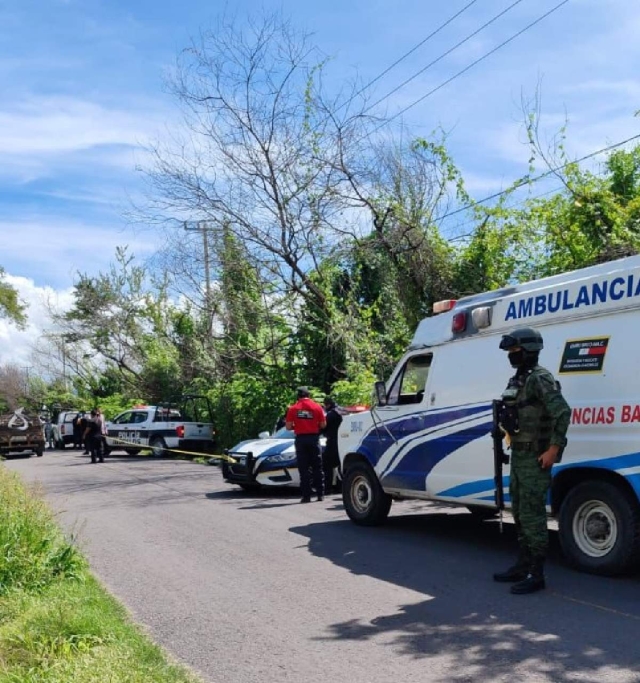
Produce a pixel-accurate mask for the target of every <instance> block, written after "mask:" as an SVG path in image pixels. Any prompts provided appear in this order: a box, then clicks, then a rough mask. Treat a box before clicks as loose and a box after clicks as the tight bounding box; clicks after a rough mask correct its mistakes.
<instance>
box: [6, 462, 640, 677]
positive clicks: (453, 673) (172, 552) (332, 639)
mask: <svg viewBox="0 0 640 683" xmlns="http://www.w3.org/2000/svg"><path fill="white" fill-rule="evenodd" d="M7 466H8V467H9V468H10V469H12V470H15V471H16V472H19V473H21V474H22V476H23V477H24V478H25V479H26V480H27V481H30V482H34V481H37V482H41V483H42V485H43V487H44V490H45V492H46V495H47V498H48V499H49V501H50V502H51V504H52V505H53V507H54V509H56V510H57V511H59V513H60V520H61V523H62V524H63V526H64V527H65V528H66V529H67V530H68V531H72V532H73V533H74V534H77V536H78V538H79V542H80V544H81V546H82V547H83V548H84V550H85V552H86V553H87V555H88V557H89V559H90V561H91V564H92V567H93V568H94V571H95V572H96V574H97V575H98V576H99V577H100V578H101V579H102V581H103V582H104V583H105V584H106V586H107V587H108V588H109V589H110V590H111V591H112V592H113V593H114V594H115V595H116V596H118V597H119V598H120V599H121V600H122V601H123V602H124V603H125V604H126V605H127V606H128V607H129V608H130V609H131V611H132V613H133V615H134V618H135V619H136V620H137V621H138V622H139V623H141V624H143V625H145V626H146V627H147V628H148V630H149V632H150V633H151V635H152V637H153V638H154V639H155V640H156V641H157V642H159V643H161V644H162V645H163V646H165V647H166V649H167V650H169V651H170V652H171V653H173V654H174V655H175V656H176V657H177V658H178V659H180V660H182V661H184V662H186V663H187V664H189V665H191V666H192V667H193V668H194V669H196V670H197V671H199V672H200V673H201V675H202V677H203V678H204V680H206V681H210V682H211V683H253V682H256V683H272V682H273V683H275V682H279V681H294V682H296V683H300V682H301V681H305V683H314V682H316V681H318V682H319V681H322V682H323V683H326V682H330V683H333V682H334V681H350V682H353V683H383V682H384V683H388V682H390V681H391V682H397V683H406V682H413V681H416V682H417V681H420V682H421V683H423V682H442V683H445V682H446V683H452V682H453V683H463V682H465V681H473V682H474V683H475V682H483V681H487V682H488V681H509V683H513V682H519V681H549V682H553V683H561V682H564V681H567V682H569V681H571V682H573V681H580V682H589V683H591V682H593V683H609V682H611V683H626V682H627V681H639V682H640V576H634V577H630V578H625V579H605V578H600V577H594V576H588V575H585V574H580V573H577V572H574V571H572V570H570V569H568V568H566V567H565V566H564V565H563V563H562V559H561V557H560V553H559V550H558V544H557V539H556V538H555V537H554V538H553V539H552V541H553V552H552V557H551V561H550V563H549V567H548V577H547V578H548V586H549V587H548V588H547V590H546V591H543V592H541V593H538V594H536V595H532V596H512V595H510V594H509V593H508V586H504V585H500V584H496V583H494V582H492V581H491V574H492V572H493V571H495V570H497V569H502V568H504V567H506V566H507V565H508V564H509V563H510V561H511V559H512V551H513V549H514V535H513V528H512V527H511V526H509V525H507V528H506V530H505V533H504V534H503V535H500V533H499V530H498V526H497V524H496V523H495V522H483V523H479V522H475V521H474V520H473V519H472V516H471V515H470V514H469V513H467V512H466V511H464V510H457V509H447V508H443V507H435V506H430V505H427V504H415V503H409V502H407V503H401V504H397V503H396V504H394V506H393V508H392V516H391V517H390V519H389V523H388V524H387V525H386V526H384V527H381V528H377V529H363V528H359V527H356V526H355V525H354V524H352V523H351V522H350V521H349V520H348V519H347V518H346V516H345V513H344V511H343V509H342V504H341V501H340V499H339V497H338V496H332V497H330V498H328V499H325V501H324V502H322V503H317V502H315V503H312V504H310V505H299V504H298V503H297V500H298V498H297V496H293V495H291V496H290V495H282V494H271V495H269V494H265V495H260V496H257V495H253V494H252V495H247V494H245V493H243V492H241V491H240V490H239V489H236V488H235V487H230V486H228V485H226V484H224V483H223V481H222V478H221V475H220V472H219V470H218V469H217V468H215V467H207V466H203V465H196V464H192V463H189V462H184V461H170V460H153V459H149V458H129V457H112V458H109V459H108V460H107V462H106V463H105V464H96V465H91V464H89V463H88V457H87V456H81V455H79V453H77V452H75V453H72V452H53V453H52V452H49V451H47V452H46V453H45V456H44V457H43V458H35V457H32V458H28V459H17V460H11V461H9V462H8V463H7Z"/></svg>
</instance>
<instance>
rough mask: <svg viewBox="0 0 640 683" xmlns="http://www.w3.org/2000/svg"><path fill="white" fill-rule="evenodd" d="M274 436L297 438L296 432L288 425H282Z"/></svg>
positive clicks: (276, 437)
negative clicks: (287, 426) (288, 427)
mask: <svg viewBox="0 0 640 683" xmlns="http://www.w3.org/2000/svg"><path fill="white" fill-rule="evenodd" d="M273 438H274V439H295V434H294V433H293V432H292V431H291V430H290V429H287V428H286V427H282V429H278V431H276V432H274V433H273Z"/></svg>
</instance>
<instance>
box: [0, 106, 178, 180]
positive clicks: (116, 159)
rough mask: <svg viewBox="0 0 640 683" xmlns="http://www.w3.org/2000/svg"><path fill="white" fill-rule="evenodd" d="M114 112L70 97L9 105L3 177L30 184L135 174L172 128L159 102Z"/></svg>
mask: <svg viewBox="0 0 640 683" xmlns="http://www.w3.org/2000/svg"><path fill="white" fill-rule="evenodd" d="M129 104H130V106H129V107H127V108H117V107H109V106H105V105H102V104H99V103H96V102H92V101H89V100H87V99H81V98H74V97H68V96H48V97H36V96H33V95H30V96H28V97H23V98H22V99H19V100H18V101H11V102H10V101H9V100H7V99H5V102H4V104H3V105H0V154H2V157H3V164H2V169H0V173H1V174H2V175H4V176H9V177H13V178H14V180H19V181H21V182H29V181H32V180H34V179H36V178H40V177H43V176H47V175H49V174H50V173H51V171H52V169H53V168H56V169H58V170H69V169H70V168H73V167H76V168H77V167H82V166H91V167H94V165H98V166H100V167H107V168H109V167H111V168H117V169H123V168H124V169H127V170H129V171H133V170H134V168H135V165H136V162H138V163H139V162H140V157H143V156H144V150H143V148H144V146H146V145H148V144H149V142H150V141H151V140H152V139H153V138H154V137H155V136H156V134H157V131H159V130H160V128H161V127H162V125H163V124H164V123H165V122H166V119H167V113H166V112H164V113H163V112H162V111H161V109H160V106H159V105H158V103H157V102H153V101H147V102H139V103H133V104H131V103H130V102H129Z"/></svg>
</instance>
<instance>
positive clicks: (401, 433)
mask: <svg viewBox="0 0 640 683" xmlns="http://www.w3.org/2000/svg"><path fill="white" fill-rule="evenodd" d="M489 407H490V406H489V405H488V404H484V405H481V406H473V407H471V408H462V407H460V406H456V407H455V408H453V409H451V408H448V409H446V410H443V411H442V412H435V411H428V412H424V411H422V412H416V413H412V414H410V415H405V416H403V417H402V418H399V419H397V420H395V421H392V422H387V423H385V424H384V425H380V426H379V427H378V428H377V429H376V427H375V426H374V427H372V428H371V429H370V430H369V432H368V433H367V434H366V436H365V437H364V438H363V439H362V441H361V442H360V445H359V446H358V449H357V451H358V453H360V454H361V455H364V456H365V458H367V460H368V461H369V462H370V463H371V464H372V465H374V466H375V465H376V464H377V463H378V461H379V460H380V458H381V457H382V456H383V455H384V454H385V453H386V451H387V450H388V449H389V447H390V446H392V445H394V443H395V441H394V440H393V439H395V440H396V441H399V440H401V439H403V438H406V437H407V436H408V435H409V434H417V435H418V436H420V433H422V434H421V435H422V436H424V431H425V430H427V429H431V428H433V427H438V426H446V425H447V423H450V422H454V421H455V420H459V419H461V418H463V417H467V416H469V415H474V414H477V413H482V412H484V411H486V410H487V409H488V408H489ZM418 420H419V421H420V426H419V429H416V427H417V426H418V425H417V424H416V421H418ZM387 430H388V431H387ZM389 432H390V433H391V435H392V436H393V439H392V438H391V436H390V435H389Z"/></svg>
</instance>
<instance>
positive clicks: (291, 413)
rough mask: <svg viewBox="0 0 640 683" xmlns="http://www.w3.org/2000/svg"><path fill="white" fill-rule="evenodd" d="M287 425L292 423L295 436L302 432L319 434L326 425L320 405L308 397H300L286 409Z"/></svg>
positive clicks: (300, 434)
mask: <svg viewBox="0 0 640 683" xmlns="http://www.w3.org/2000/svg"><path fill="white" fill-rule="evenodd" d="M286 421H287V426H289V424H293V431H294V433H295V435H296V436H302V435H303V434H320V430H321V429H323V428H324V426H325V425H326V419H325V416H324V410H322V406H320V405H319V404H317V403H316V402H315V401H312V400H311V399H310V398H301V399H299V400H298V401H296V403H294V404H293V405H292V406H289V409H288V410H287V417H286Z"/></svg>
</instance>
